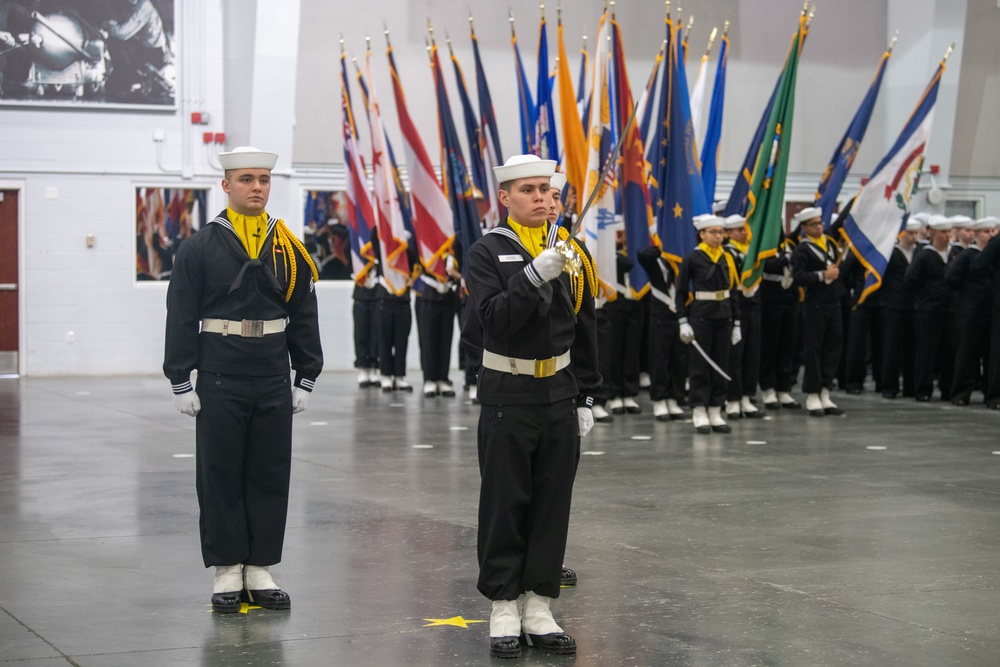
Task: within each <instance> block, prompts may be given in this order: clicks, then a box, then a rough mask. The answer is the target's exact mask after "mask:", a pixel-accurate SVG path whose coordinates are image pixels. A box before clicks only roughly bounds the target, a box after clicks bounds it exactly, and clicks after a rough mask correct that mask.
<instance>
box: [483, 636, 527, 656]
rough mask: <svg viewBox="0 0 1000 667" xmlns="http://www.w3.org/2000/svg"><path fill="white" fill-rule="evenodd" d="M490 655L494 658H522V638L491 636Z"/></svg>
mask: <svg viewBox="0 0 1000 667" xmlns="http://www.w3.org/2000/svg"><path fill="white" fill-rule="evenodd" d="M490 655H492V656H493V657H494V658H520V657H521V640H520V639H518V638H517V637H490Z"/></svg>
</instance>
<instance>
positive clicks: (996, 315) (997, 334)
mask: <svg viewBox="0 0 1000 667" xmlns="http://www.w3.org/2000/svg"><path fill="white" fill-rule="evenodd" d="M998 299H1000V298H998V297H997V296H996V295H994V297H993V300H994V302H995V303H994V305H993V322H992V323H991V324H990V352H991V353H990V365H989V373H988V374H987V376H986V398H985V402H986V405H988V406H990V407H991V408H992V407H1000V300H998Z"/></svg>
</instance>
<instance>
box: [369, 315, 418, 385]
mask: <svg viewBox="0 0 1000 667" xmlns="http://www.w3.org/2000/svg"><path fill="white" fill-rule="evenodd" d="M376 303H377V304H378V305H377V308H378V331H379V346H378V358H379V369H380V372H381V373H382V375H388V376H396V377H403V376H405V375H406V345H407V343H408V342H409V339H410V326H411V325H412V324H413V313H411V312H410V300H409V298H405V299H404V298H394V299H379V300H378V301H377V302H376Z"/></svg>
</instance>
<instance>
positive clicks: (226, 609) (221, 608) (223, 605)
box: [212, 591, 243, 614]
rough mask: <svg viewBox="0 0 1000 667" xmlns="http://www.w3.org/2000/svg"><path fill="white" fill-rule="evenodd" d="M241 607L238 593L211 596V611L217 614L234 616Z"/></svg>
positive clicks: (241, 603) (241, 602)
mask: <svg viewBox="0 0 1000 667" xmlns="http://www.w3.org/2000/svg"><path fill="white" fill-rule="evenodd" d="M242 606H243V601H242V600H240V591H232V592H228V593H213V594H212V611H214V612H215V613H217V614H235V613H236V612H238V611H239V610H240V607H242Z"/></svg>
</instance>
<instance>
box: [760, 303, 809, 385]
mask: <svg viewBox="0 0 1000 667" xmlns="http://www.w3.org/2000/svg"><path fill="white" fill-rule="evenodd" d="M798 310H799V304H798V303H797V302H795V301H774V302H768V301H765V302H764V303H763V304H761V327H760V328H761V341H760V376H759V382H760V388H761V389H774V390H775V391H782V392H788V391H791V390H792V384H794V382H795V375H796V373H795V366H794V357H795V351H796V347H795V345H796V341H797V340H798V336H797V334H798V328H799V315H798Z"/></svg>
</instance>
